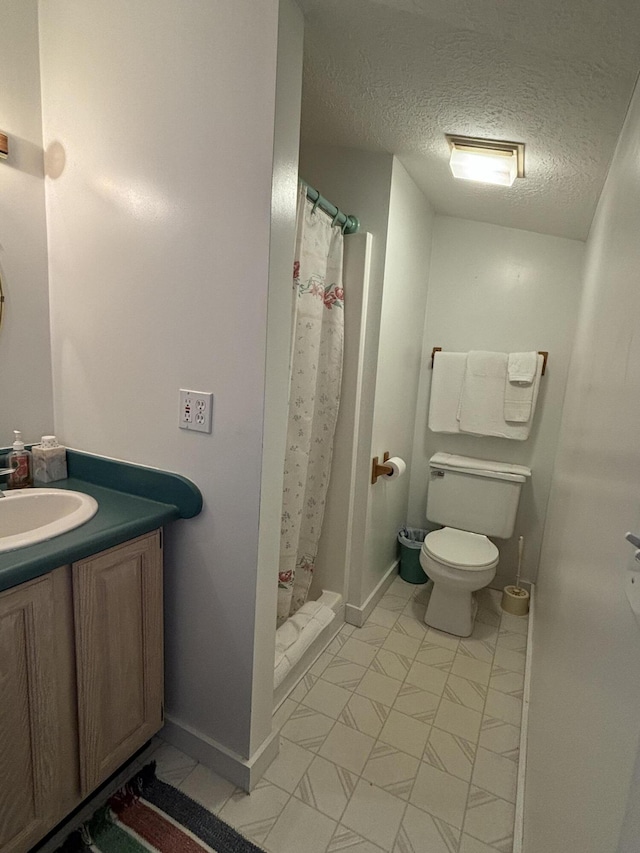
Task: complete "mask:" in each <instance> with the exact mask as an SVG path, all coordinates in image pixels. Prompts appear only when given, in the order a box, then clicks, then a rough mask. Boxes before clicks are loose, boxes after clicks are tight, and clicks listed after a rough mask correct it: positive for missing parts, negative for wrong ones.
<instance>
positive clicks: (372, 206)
mask: <svg viewBox="0 0 640 853" xmlns="http://www.w3.org/2000/svg"><path fill="white" fill-rule="evenodd" d="M300 174H301V175H302V177H304V178H305V179H306V180H308V181H309V182H310V183H312V184H313V185H314V186H316V187H318V188H319V189H321V191H322V193H323V194H324V195H325V196H327V197H328V198H330V199H331V200H332V201H334V202H335V203H336V204H337V205H338V206H340V207H341V209H344V210H345V211H347V212H349V213H353V214H355V215H356V216H358V217H359V219H360V222H361V231H362V232H369V233H370V234H371V258H370V276H369V288H368V300H367V303H366V306H365V308H364V313H363V317H362V335H361V339H360V341H359V342H358V343H359V345H360V347H359V350H358V352H357V353H356V345H355V342H353V341H351V342H350V343H351V344H353V349H352V353H353V354H354V356H355V357H358V358H359V360H360V384H359V393H360V398H359V403H358V418H359V421H358V423H357V431H356V433H355V435H354V431H353V429H350V430H344V432H343V435H344V440H345V441H348V442H349V451H348V452H349V453H350V454H351V457H350V458H351V461H352V464H353V466H354V470H353V481H352V484H351V487H350V488H349V492H348V496H346V495H344V494H343V490H342V489H341V490H340V494H341V495H342V497H341V498H340V499H339V500H343V501H344V505H345V506H347V505H348V500H350V501H351V503H352V509H351V515H350V522H349V541H348V544H347V548H346V556H344V554H343V556H342V562H343V563H345V564H346V568H347V569H348V580H347V604H348V607H347V611H348V613H347V618H348V620H349V621H356V622H357V621H359V620H360V619H361V618H363V617H364V615H366V612H368V608H370V607H371V606H372V605H373V603H375V600H376V598H377V597H378V596H379V595H381V594H382V593H383V592H384V588H385V586H386V584H387V583H388V582H390V580H391V579H392V577H393V574H394V571H395V570H396V568H397V542H396V534H397V531H398V528H399V527H400V526H401V525H402V524H403V523H405V521H406V516H407V512H408V498H409V477H408V475H407V476H405V477H404V478H403V479H401V480H398V481H395V482H391V483H387V482H384V481H378V483H377V484H376V485H375V486H374V485H371V482H370V474H371V459H372V457H373V456H379V457H382V455H383V453H384V452H385V451H389V452H390V453H391V455H394V456H396V455H397V456H402V457H403V458H404V459H405V460H406V461H407V464H408V465H409V464H410V462H411V454H412V447H413V430H414V427H413V425H414V421H415V406H416V395H417V388H418V378H419V373H420V362H421V352H422V329H423V318H424V308H425V303H426V293H427V272H428V268H429V253H430V248H431V239H430V235H431V226H432V220H433V214H432V212H431V208H430V207H429V204H428V202H427V201H426V199H425V198H424V196H423V195H422V193H421V192H420V191H419V190H418V188H417V187H416V186H415V184H414V183H413V181H412V179H411V178H410V177H409V175H408V174H407V173H406V171H405V169H404V167H403V166H402V165H401V163H400V162H399V161H398V160H397V159H396V158H394V157H392V156H391V155H386V154H374V153H371V152H364V151H358V150H355V149H344V148H339V147H336V146H319V145H305V144H304V143H303V145H302V149H301V156H300ZM354 239H359V238H353V237H349V238H348V239H347V244H349V241H351V240H354ZM352 245H354V244H352ZM346 296H347V299H349V293H348V291H347V293H346ZM347 369H348V368H347ZM346 396H347V395H345V398H344V399H346ZM352 402H353V401H352V400H348V401H347V405H349V406H351V404H352ZM340 432H341V431H340V430H339V433H340ZM354 439H355V440H354ZM343 459H344V454H343V449H341V447H340V446H339V445H336V449H335V456H334V471H335V472H336V474H337V476H338V477H339V476H340V474H341V471H339V470H338V469H337V466H338V465H342V462H341V461H340V460H343ZM332 476H333V473H332ZM332 493H333V489H332ZM333 497H334V495H333V494H330V498H329V501H328V504H327V514H326V522H327V523H326V524H325V526H324V529H323V536H322V540H321V548H320V551H319V554H318V565H317V572H316V579H315V590H314V591H317V592H319V589H320V588H322V587H323V586H325V583H324V581H325V578H328V577H329V576H333V577H334V578H336V580H335V581H334V583H338V582H339V581H338V580H337V577H336V574H337V573H339V572H340V571H341V569H337V567H336V560H335V559H333V557H330V556H329V555H333V554H335V553H336V552H337V551H338V550H339V549H336V548H335V547H334V546H335V541H336V540H335V537H336V529H337V528H339V527H340V525H341V523H342V522H341V521H340V519H341V516H340V513H339V512H336V511H335V505H334V504H333V503H332V498H333ZM347 498H348V500H347ZM332 519H333V520H334V521H332ZM342 521H344V516H342ZM325 588H326V586H325ZM314 597H315V596H314Z"/></svg>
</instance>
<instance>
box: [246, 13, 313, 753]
mask: <svg viewBox="0 0 640 853" xmlns="http://www.w3.org/2000/svg"><path fill="white" fill-rule="evenodd" d="M303 42H304V18H303V16H302V12H301V11H300V9H299V8H298V6H297V5H296V3H295V2H294V0H280V3H279V9H278V64H277V73H276V101H275V137H274V151H273V181H272V196H271V246H270V251H269V297H268V304H267V362H266V385H265V406H264V436H263V452H262V478H261V485H262V489H261V495H260V536H259V543H258V587H257V592H256V596H257V600H258V601H259V602H261V606H260V607H259V608H258V611H257V619H256V628H255V634H256V637H255V657H254V665H253V668H254V673H255V679H256V680H255V683H254V690H253V697H252V701H253V710H252V716H251V719H252V726H253V731H252V743H253V744H254V748H257V747H258V746H259V745H260V743H261V742H262V741H263V740H264V739H265V738H266V737H267V735H268V734H269V730H270V728H271V716H270V715H271V712H272V710H273V664H274V653H275V648H274V647H275V626H276V623H275V614H276V609H277V593H278V585H277V577H276V569H275V568H274V566H277V564H278V560H279V556H280V528H281V518H282V487H283V480H284V456H285V445H286V439H287V422H288V417H289V357H290V350H291V344H290V341H291V302H292V297H293V283H292V276H293V258H294V248H295V230H296V206H297V201H298V152H299V147H300V108H301V103H302V60H303V54H302V48H303ZM274 555H275V562H274Z"/></svg>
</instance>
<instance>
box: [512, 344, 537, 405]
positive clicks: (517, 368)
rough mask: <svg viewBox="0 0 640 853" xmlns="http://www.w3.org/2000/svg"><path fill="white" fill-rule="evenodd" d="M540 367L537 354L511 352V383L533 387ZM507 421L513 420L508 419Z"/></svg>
mask: <svg viewBox="0 0 640 853" xmlns="http://www.w3.org/2000/svg"><path fill="white" fill-rule="evenodd" d="M537 366H538V353H537V352H510V353H509V360H508V363H507V374H508V377H509V382H516V383H519V384H521V385H532V384H533V380H534V379H535V375H536V368H537ZM507 420H511V419H510V418H508V419H507Z"/></svg>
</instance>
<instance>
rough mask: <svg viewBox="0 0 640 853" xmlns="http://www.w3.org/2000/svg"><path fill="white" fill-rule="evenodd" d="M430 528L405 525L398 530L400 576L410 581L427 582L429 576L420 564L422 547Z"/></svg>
mask: <svg viewBox="0 0 640 853" xmlns="http://www.w3.org/2000/svg"><path fill="white" fill-rule="evenodd" d="M428 532H429V531H428V530H419V529H418V528H416V527H403V528H402V529H401V530H399V531H398V542H399V543H400V577H401V578H402V580H403V581H407V582H408V583H426V582H427V581H428V580H429V578H428V577H427V575H426V574H425V573H424V572H423V571H422V566H421V565H420V549H421V548H422V543H423V542H424V537H425V536H426V535H427V533H428Z"/></svg>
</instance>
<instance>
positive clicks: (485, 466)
mask: <svg viewBox="0 0 640 853" xmlns="http://www.w3.org/2000/svg"><path fill="white" fill-rule="evenodd" d="M430 461H431V462H433V463H434V465H444V466H450V467H452V468H466V469H467V470H476V471H504V472H505V473H507V474H519V475H520V476H521V477H530V476H531V468H527V466H526V465H518V464H517V463H515V462H494V460H493V459H477V458H476V457H475V456H460V455H458V454H457V453H443V452H442V451H441V452H440V453H434V455H433V456H432V457H431V460H430Z"/></svg>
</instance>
